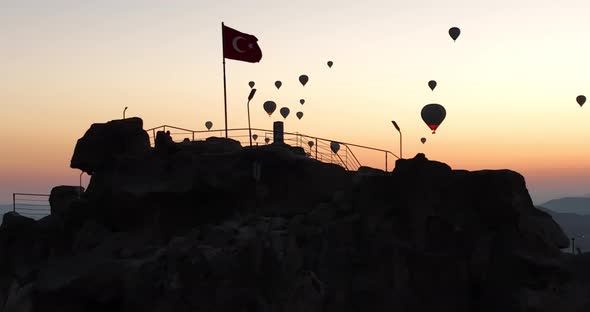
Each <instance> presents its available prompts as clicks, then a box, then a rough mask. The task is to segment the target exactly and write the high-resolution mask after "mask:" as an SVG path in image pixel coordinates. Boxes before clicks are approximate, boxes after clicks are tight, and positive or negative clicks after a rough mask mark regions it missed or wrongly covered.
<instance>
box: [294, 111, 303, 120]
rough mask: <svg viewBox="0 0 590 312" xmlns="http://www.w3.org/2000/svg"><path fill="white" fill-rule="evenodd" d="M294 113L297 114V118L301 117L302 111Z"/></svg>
mask: <svg viewBox="0 0 590 312" xmlns="http://www.w3.org/2000/svg"><path fill="white" fill-rule="evenodd" d="M295 115H297V118H299V119H301V118H303V112H297V114H295Z"/></svg>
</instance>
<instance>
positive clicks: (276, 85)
mask: <svg viewBox="0 0 590 312" xmlns="http://www.w3.org/2000/svg"><path fill="white" fill-rule="evenodd" d="M282 85H283V83H282V82H281V81H280V80H277V81H275V87H277V89H280V88H281V86H282Z"/></svg>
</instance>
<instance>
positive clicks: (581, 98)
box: [576, 95, 586, 107]
mask: <svg viewBox="0 0 590 312" xmlns="http://www.w3.org/2000/svg"><path fill="white" fill-rule="evenodd" d="M576 102H578V104H580V107H582V105H584V103H586V97H585V96H583V95H578V97H576Z"/></svg>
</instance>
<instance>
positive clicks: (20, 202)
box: [12, 193, 51, 219]
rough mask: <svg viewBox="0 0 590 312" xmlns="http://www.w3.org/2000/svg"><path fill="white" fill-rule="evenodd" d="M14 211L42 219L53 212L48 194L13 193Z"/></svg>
mask: <svg viewBox="0 0 590 312" xmlns="http://www.w3.org/2000/svg"><path fill="white" fill-rule="evenodd" d="M12 211H14V212H17V213H18V214H20V215H22V216H25V217H29V218H33V219H40V218H42V217H45V216H47V215H49V214H51V207H50V206H49V195H48V194H31V193H12Z"/></svg>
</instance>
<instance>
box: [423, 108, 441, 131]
mask: <svg viewBox="0 0 590 312" xmlns="http://www.w3.org/2000/svg"><path fill="white" fill-rule="evenodd" d="M420 115H422V120H424V122H425V123H426V125H427V126H428V128H430V130H432V133H436V128H438V126H440V124H441V123H442V122H443V120H445V116H446V115H447V111H446V110H445V108H444V107H443V106H442V105H440V104H435V103H432V104H428V105H426V106H424V107H423V108H422V112H421V113H420Z"/></svg>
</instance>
